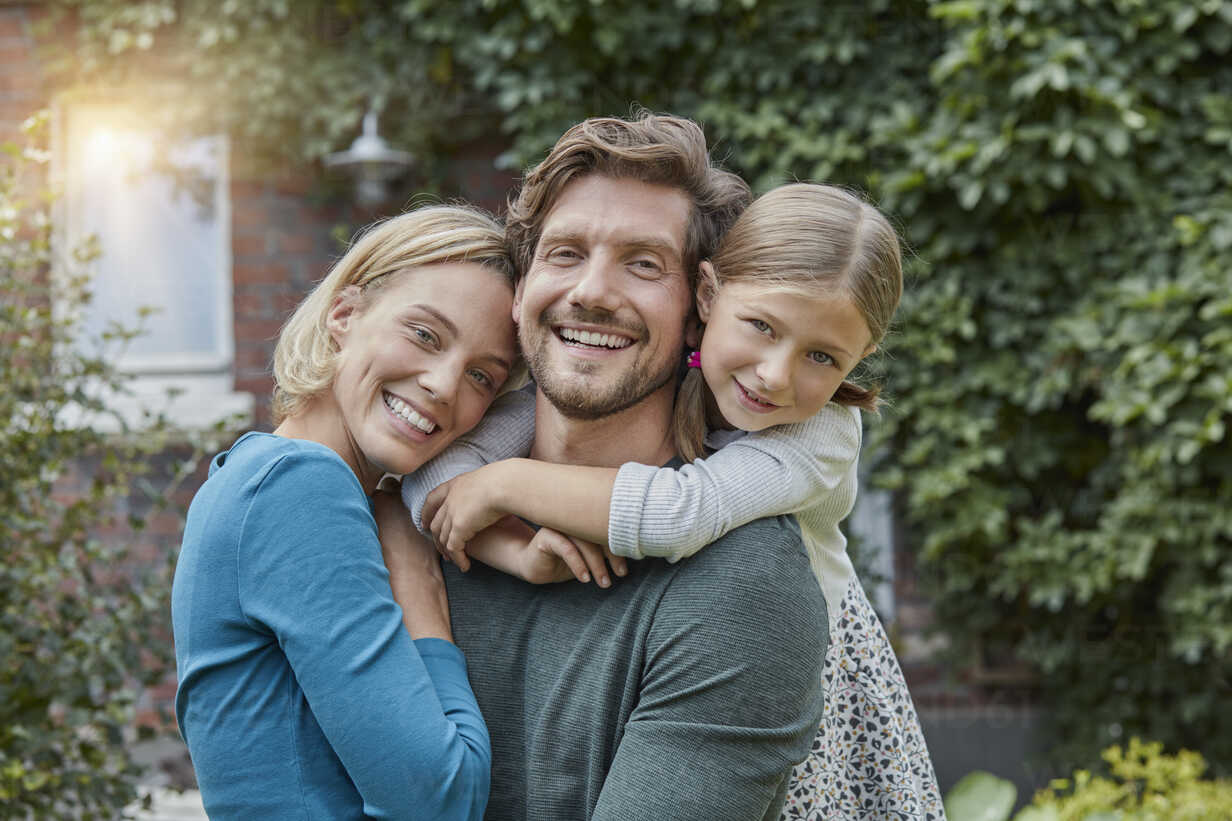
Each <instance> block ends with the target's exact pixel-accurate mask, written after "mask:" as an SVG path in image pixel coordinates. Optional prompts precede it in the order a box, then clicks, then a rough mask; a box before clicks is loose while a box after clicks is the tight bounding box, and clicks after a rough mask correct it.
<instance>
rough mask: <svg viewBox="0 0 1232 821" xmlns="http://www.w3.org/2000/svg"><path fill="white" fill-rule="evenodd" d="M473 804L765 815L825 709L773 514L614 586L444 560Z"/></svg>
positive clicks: (816, 630)
mask: <svg viewBox="0 0 1232 821" xmlns="http://www.w3.org/2000/svg"><path fill="white" fill-rule="evenodd" d="M445 573H446V582H447V584H448V587H449V603H450V610H451V612H452V616H453V630H454V637H455V640H456V641H457V643H458V646H459V647H461V648H462V651H463V652H464V653H465V654H466V657H467V659H468V663H469V668H470V678H471V684H472V686H473V687H474V690H475V696H476V698H477V700H478V702H479V706H480V709H481V711H482V713H483V715H484V718H485V720H486V721H487V723H488V728H489V731H490V733H491V737H492V747H493V768H492V796H491V799H490V800H489V802H488V812H487V815H486V816H485V817H486V818H487V819H518V820H519V821H521V820H522V819H533V821H540V819H544V820H546V821H551V820H552V819H581V818H593V819H604V820H605V821H606V820H607V819H630V821H633V819H636V820H637V821H643V819H694V818H696V819H699V821H700V819H706V821H714V819H724V820H726V819H732V820H733V821H736V820H737V819H750V821H757V819H775V818H777V817H778V813H779V808H780V806H781V805H782V803H783V799H784V797H785V795H786V788H787V780H788V775H789V774H790V770H791V767H792V765H793V764H794V763H796V762H798V761H800V760H801V759H803V758H804V757H805V755H806V754H807V752H808V750H809V746H810V744H811V743H812V741H813V737H814V736H815V734H816V732H817V726H818V724H819V723H820V720H821V714H822V690H821V666H822V660H823V659H824V657H825V653H826V648H827V646H828V644H829V634H828V631H827V629H826V625H827V617H826V604H825V600H824V598H823V597H822V594H821V591H820V589H819V588H818V586H817V583H816V582H815V581H814V580H813V577H812V573H810V572H809V559H808V556H807V555H806V553H805V549H804V546H803V543H802V541H801V538H800V532H799V528H798V526H797V525H796V523H795V522H794V521H792V520H791V519H789V518H787V517H777V518H774V519H760V520H757V521H754V522H752V523H750V524H748V525H745V526H743V527H740V528H737V529H735V530H733V531H731V532H730V533H728V534H727V535H726V536H724V537H722V538H720V539H719V540H717V541H716V542H714V543H713V544H712V545H711V546H710V547H708V548H707V549H706V550H703V551H701V552H700V553H699V554H698V555H696V556H694V557H692V558H690V559H688V560H686V561H682V562H679V563H676V564H669V563H668V562H665V561H663V560H661V559H647V560H645V561H641V562H633V563H631V565H630V570H629V575H628V576H627V577H625V578H623V579H617V580H615V584H614V586H613V587H612V588H611V589H608V590H603V589H601V588H599V587H597V586H596V585H593V584H579V583H577V582H564V583H561V584H556V585H543V586H536V585H531V584H527V583H525V582H523V581H521V580H519V579H516V578H514V577H512V576H507V575H505V574H503V573H500V572H497V571H494V570H492V569H490V568H488V567H485V566H484V565H481V564H475V565H473V569H472V570H471V571H470V572H469V573H467V574H461V573H459V572H458V571H457V570H456V568H454V567H453V566H447V567H446V571H445Z"/></svg>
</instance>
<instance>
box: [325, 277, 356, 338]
mask: <svg viewBox="0 0 1232 821" xmlns="http://www.w3.org/2000/svg"><path fill="white" fill-rule="evenodd" d="M360 294H361V291H360V289H359V286H358V285H348V286H347V287H345V288H343V289H342V290H341V291H339V292H338V294H337V296H335V297H334V301H333V302H331V303H330V304H329V313H327V314H325V329H326V330H327V331H329V336H330V338H331V339H333V340H334V344H336V345H339V346H340V345H342V340H343V339H345V338H346V335H347V332H348V331H349V330H350V329H351V321H352V320H353V319H355V317H356V316H357V315H358V313H359V305H360Z"/></svg>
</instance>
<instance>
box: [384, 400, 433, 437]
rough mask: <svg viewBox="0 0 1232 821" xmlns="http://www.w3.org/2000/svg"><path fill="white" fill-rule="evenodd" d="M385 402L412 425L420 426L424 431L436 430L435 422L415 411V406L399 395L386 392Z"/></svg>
mask: <svg viewBox="0 0 1232 821" xmlns="http://www.w3.org/2000/svg"><path fill="white" fill-rule="evenodd" d="M385 404H386V405H388V406H389V409H390V410H391V411H393V412H394V413H396V414H398V415H399V416H401V417H402V418H403V419H405V420H406V421H407V422H410V423H411V425H413V426H414V427H417V428H419V429H420V430H421V431H423V432H424V433H431V432H432V431H434V430H436V424H435V423H433V422H429V421H428V420H427V419H424V418H423V417H422V416H420V415H419V414H418V413H416V412H415V409H414V408H412V407H411V406H410V405H408V404H406V403H405V402H403V401H402V400H401V399H399V398H398V397H396V396H393V395H392V394H388V393H387V394H385Z"/></svg>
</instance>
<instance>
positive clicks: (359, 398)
mask: <svg viewBox="0 0 1232 821" xmlns="http://www.w3.org/2000/svg"><path fill="white" fill-rule="evenodd" d="M390 276H392V277H395V279H394V280H393V281H391V282H389V283H387V284H384V285H382V286H379V287H377V288H376V289H374V290H372V291H371V292H370V293H369V294H368V295H366V296H365V295H361V294H360V293H359V291H358V289H355V288H349V289H347V290H346V291H345V292H344V293H343V294H342V295H340V296H339V297H338V298H337V299H336V300H335V301H334V304H333V306H332V307H331V309H330V313H329V316H328V318H327V323H326V324H327V327H328V328H329V331H330V334H331V335H332V336H333V338H334V341H335V342H336V343H337V344H338V347H339V354H338V368H337V372H336V373H335V376H334V383H333V393H334V399H335V400H336V403H337V407H338V408H339V410H340V415H341V419H340V422H341V424H342V427H343V431H342V433H343V435H344V437H345V438H346V440H347V444H346V446H347V449H348V450H349V451H350V452H351V453H352V454H353V456H354V458H355V461H356V462H357V463H358V465H355V466H354V467H357V468H358V470H359V471H360V479H361V481H362V482H364V483H365V486H369V485H374V484H375V482H376V481H378V480H379V479H380V477H381V475H383V474H385V473H396V474H404V473H411V472H412V471H414V470H415V469H416V468H418V467H419V466H420V465H422V464H423V463H424V462H426V461H428V460H429V459H431V458H432V457H433V456H435V455H436V454H438V453H440V452H441V450H443V449H444V448H445V446H446V445H448V444H449V443H450V442H452V441H453V440H454V439H455V438H456V437H457V436H458V435H460V434H462V433H465V432H466V431H468V430H470V429H471V428H472V427H474V426H475V424H476V423H478V422H479V419H480V417H481V416H483V414H484V411H486V410H487V409H488V405H489V404H491V402H492V400H493V399H494V398H495V397H496V392H497V391H498V390H499V389H500V387H501V385H502V384H504V381H505V378H506V377H507V376H508V375H509V369H510V367H511V366H512V364H513V361H514V357H515V352H516V349H515V347H514V328H513V321H512V319H511V310H512V305H513V289H512V287H511V286H510V285H508V284H507V283H506V282H505V281H504V280H503V279H502V278H501V276H500V275H499V274H496V273H494V272H492V271H490V270H488V269H486V268H484V267H482V266H481V265H478V264H475V263H470V262H451V263H440V264H436V265H427V266H424V267H421V268H416V269H413V270H411V271H407V272H401V273H396V274H391V275H390Z"/></svg>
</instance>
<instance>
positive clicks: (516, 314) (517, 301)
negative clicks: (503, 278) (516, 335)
mask: <svg viewBox="0 0 1232 821" xmlns="http://www.w3.org/2000/svg"><path fill="white" fill-rule="evenodd" d="M524 285H526V277H525V275H523V276H522V278H521V279H519V280H518V284H517V285H515V286H513V324H514V325H517V324H518V319H519V318H521V316H522V288H523V286H524Z"/></svg>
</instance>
